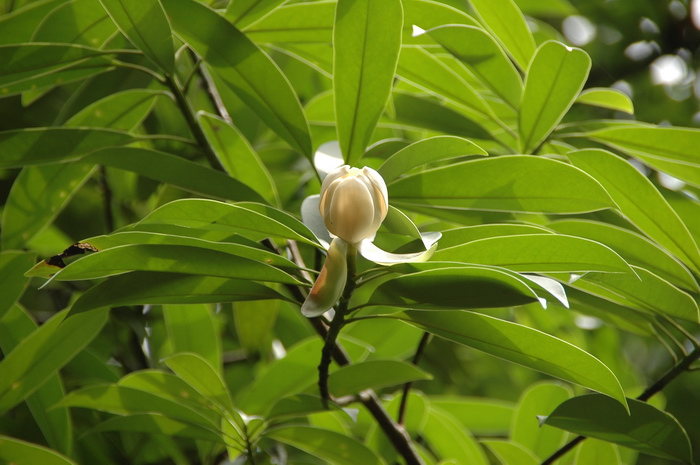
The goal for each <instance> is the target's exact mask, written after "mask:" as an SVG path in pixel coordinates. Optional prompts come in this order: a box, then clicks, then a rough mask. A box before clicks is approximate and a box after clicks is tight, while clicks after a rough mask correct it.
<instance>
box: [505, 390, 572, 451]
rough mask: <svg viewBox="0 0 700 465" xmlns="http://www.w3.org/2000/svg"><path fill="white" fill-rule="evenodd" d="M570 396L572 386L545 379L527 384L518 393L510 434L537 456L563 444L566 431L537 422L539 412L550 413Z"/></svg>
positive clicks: (516, 441) (541, 414)
mask: <svg viewBox="0 0 700 465" xmlns="http://www.w3.org/2000/svg"><path fill="white" fill-rule="evenodd" d="M571 397H572V392H571V388H569V387H566V386H561V385H559V384H555V383H551V382H544V383H542V382H541V383H537V384H534V385H533V386H531V387H529V388H528V389H527V390H526V391H525V392H524V393H523V394H522V395H521V396H520V401H519V402H518V406H517V407H516V409H515V415H514V416H513V424H512V426H511V433H510V438H511V439H512V440H513V442H515V443H518V444H520V445H521V446H523V447H524V448H525V449H526V450H529V451H531V452H532V453H533V454H534V455H535V456H536V457H538V458H539V459H540V460H544V459H546V458H547V457H549V456H550V455H552V454H553V453H554V452H555V451H556V450H557V449H559V448H560V447H561V446H563V445H564V440H565V439H566V433H564V432H563V431H561V430H558V429H556V428H552V427H550V426H544V427H543V426H540V424H539V421H538V420H537V417H538V416H543V415H549V414H550V413H552V412H553V411H554V409H555V408H557V406H558V405H559V404H561V403H562V402H564V401H565V400H567V399H570V398H571Z"/></svg>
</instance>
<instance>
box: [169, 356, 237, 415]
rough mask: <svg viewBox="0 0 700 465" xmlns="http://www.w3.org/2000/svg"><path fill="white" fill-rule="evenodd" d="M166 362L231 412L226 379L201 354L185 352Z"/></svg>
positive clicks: (203, 393)
mask: <svg viewBox="0 0 700 465" xmlns="http://www.w3.org/2000/svg"><path fill="white" fill-rule="evenodd" d="M165 364H166V365H167V366H168V368H170V369H171V370H173V372H174V373H175V374H176V375H177V376H178V377H180V378H181V379H182V380H184V381H185V382H186V383H187V384H189V385H190V386H191V387H192V388H193V389H194V390H196V391H197V392H199V393H200V394H201V395H202V396H204V397H205V398H207V399H209V400H210V401H212V402H214V403H215V404H216V405H217V406H219V407H221V408H223V409H225V410H227V411H229V412H231V411H233V404H232V403H231V398H230V396H229V392H228V388H227V387H226V384H224V380H223V379H222V378H221V375H220V374H219V373H218V372H217V368H215V367H213V366H212V365H211V364H210V363H209V362H207V361H206V360H205V359H204V358H202V357H201V356H200V355H197V354H195V353H190V352H183V353H179V354H175V355H172V356H170V357H168V358H166V359H165Z"/></svg>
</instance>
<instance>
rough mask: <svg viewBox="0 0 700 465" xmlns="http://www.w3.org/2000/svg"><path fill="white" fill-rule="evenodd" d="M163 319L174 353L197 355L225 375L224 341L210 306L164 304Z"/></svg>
mask: <svg viewBox="0 0 700 465" xmlns="http://www.w3.org/2000/svg"><path fill="white" fill-rule="evenodd" d="M163 319H164V320H165V327H166V328H167V330H168V339H169V340H170V344H171V345H172V347H173V352H174V353H179V352H192V353H195V354H197V355H199V356H200V357H202V358H203V359H204V360H206V361H207V363H209V365H211V366H212V367H213V368H214V369H215V370H216V372H217V373H220V372H221V370H222V364H221V338H220V336H219V332H218V331H217V325H216V320H215V317H214V315H213V314H212V310H211V308H210V306H209V305H205V304H196V305H178V304H170V305H164V306H163Z"/></svg>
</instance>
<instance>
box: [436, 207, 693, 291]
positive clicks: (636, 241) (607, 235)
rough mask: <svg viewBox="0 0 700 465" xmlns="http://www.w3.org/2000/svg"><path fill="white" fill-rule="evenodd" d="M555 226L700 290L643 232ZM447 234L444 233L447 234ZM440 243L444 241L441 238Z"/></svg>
mask: <svg viewBox="0 0 700 465" xmlns="http://www.w3.org/2000/svg"><path fill="white" fill-rule="evenodd" d="M548 227H550V228H551V229H554V230H555V231H558V232H560V233H562V234H569V235H572V236H579V237H586V238H588V239H593V240H594V241H598V242H600V243H601V244H605V245H607V246H608V247H610V248H612V249H613V250H615V251H616V252H618V253H619V254H620V255H621V256H622V257H623V258H624V259H625V260H627V261H628V262H629V263H631V264H632V265H637V266H640V267H642V268H646V269H647V270H649V271H651V272H653V273H655V274H657V275H658V276H659V277H661V278H663V279H666V280H668V281H671V282H673V283H674V284H676V285H678V286H681V287H683V288H685V289H688V290H691V291H694V292H700V287H698V283H697V282H696V281H695V278H694V277H693V274H692V273H691V272H690V271H688V269H687V268H686V267H684V266H683V265H682V264H680V263H679V262H678V261H677V260H676V259H675V258H673V257H672V256H671V255H670V254H669V253H668V252H667V251H666V250H664V249H662V248H661V247H659V246H658V245H657V244H655V243H654V242H652V241H650V240H649V239H647V238H645V237H643V236H642V235H640V234H638V233H635V232H633V231H629V230H627V229H623V228H620V227H618V226H613V225H610V224H606V223H600V222H594V221H587V220H563V221H556V222H554V223H550V224H549V225H548ZM443 237H444V236H443ZM440 243H441V244H442V243H443V240H442V239H441V241H440Z"/></svg>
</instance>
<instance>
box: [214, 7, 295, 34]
mask: <svg viewBox="0 0 700 465" xmlns="http://www.w3.org/2000/svg"><path fill="white" fill-rule="evenodd" d="M285 2H286V0H238V1H235V2H231V3H229V5H228V7H226V13H224V16H225V17H226V19H228V20H229V21H231V24H233V25H234V26H236V27H237V28H239V29H242V28H244V27H246V26H247V25H249V24H251V23H254V22H255V21H257V20H258V19H260V18H262V17H263V16H265V15H266V14H268V13H269V12H270V11H272V10H274V9H275V8H277V7H278V6H280V5H281V4H283V3H285Z"/></svg>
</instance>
